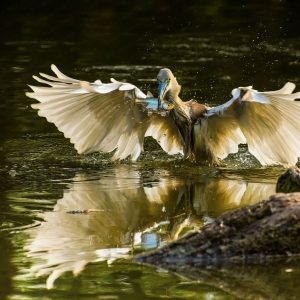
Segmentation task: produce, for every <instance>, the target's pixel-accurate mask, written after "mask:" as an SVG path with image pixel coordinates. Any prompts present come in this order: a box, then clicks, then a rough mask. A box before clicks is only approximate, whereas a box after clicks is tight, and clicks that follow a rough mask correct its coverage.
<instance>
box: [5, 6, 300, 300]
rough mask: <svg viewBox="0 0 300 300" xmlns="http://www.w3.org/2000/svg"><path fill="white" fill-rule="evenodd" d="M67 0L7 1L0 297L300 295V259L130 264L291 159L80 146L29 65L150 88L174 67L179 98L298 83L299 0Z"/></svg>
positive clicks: (249, 200)
mask: <svg viewBox="0 0 300 300" xmlns="http://www.w3.org/2000/svg"><path fill="white" fill-rule="evenodd" d="M69 2H70V1H66V3H64V4H62V5H61V6H58V7H56V8H54V7H52V6H51V10H50V9H49V6H48V5H49V3H48V1H45V3H44V4H40V5H39V6H32V7H28V5H26V4H25V2H23V1H19V2H18V5H17V4H15V5H13V4H6V5H4V7H3V10H2V12H1V14H2V18H1V22H2V23H3V24H2V26H1V32H2V35H1V48H0V52H1V54H2V55H1V56H0V62H1V66H0V80H1V91H0V95H1V103H0V122H1V128H2V130H1V135H0V141H1V146H0V153H1V155H0V179H1V186H0V206H1V209H0V226H1V227H0V254H1V255H0V271H1V272H0V286H1V288H0V296H1V298H3V299H4V298H6V297H7V298H9V299H67V298H74V299H133V298H135V299H158V298H169V299H236V298H243V299H246V298H247V297H248V298H249V299H253V298H254V299H259V298H266V299H270V298H271V299H286V298H289V299H297V298H299V295H300V290H299V288H298V286H299V285H298V282H297V281H298V277H299V270H300V269H299V263H298V262H297V261H283V262H278V263H276V264H272V266H270V265H252V266H235V267H230V268H229V269H228V268H226V267H220V268H218V269H216V270H215V269H211V270H206V271H207V272H206V276H203V273H201V272H197V271H195V272H194V273H193V274H192V275H191V274H189V276H188V277H189V278H188V277H186V276H178V275H175V274H170V273H166V272H165V271H163V270H156V269H154V268H151V267H147V266H140V265H136V264H133V263H132V262H131V258H132V256H133V255H134V254H136V253H139V252H140V251H147V250H150V249H153V248H156V247H159V246H161V245H163V244H165V243H167V242H170V241H172V240H174V239H177V238H178V237H180V236H182V235H184V234H185V233H186V232H188V231H190V230H199V228H201V226H203V225H204V224H206V223H207V222H211V221H212V220H213V219H214V218H215V217H217V216H219V215H220V214H222V213H223V212H225V211H228V210H231V209H235V208H237V207H240V206H243V205H247V204H253V203H256V202H257V201H259V200H261V199H265V198H267V197H268V196H269V195H271V194H273V193H274V191H275V183H276V179H277V176H278V175H279V174H280V173H281V172H282V171H283V169H282V168H280V167H268V168H262V167H260V166H259V164H258V162H257V161H256V160H255V159H254V158H253V157H252V156H251V155H250V154H249V153H248V152H247V149H246V148H245V147H241V149H240V152H239V153H238V154H235V155H231V156H230V157H229V158H228V159H226V161H225V162H224V165H222V166H221V167H218V168H216V167H209V166H205V165H194V164H191V163H188V162H185V161H183V160H181V159H180V158H178V157H175V158H174V157H170V156H168V155H166V154H164V153H163V151H162V150H161V149H160V148H159V147H158V146H157V145H156V144H155V143H154V142H153V141H151V140H149V141H147V142H146V147H145V150H146V151H145V153H144V154H143V155H142V156H141V158H140V160H139V161H138V162H136V163H130V162H129V161H124V162H121V163H113V162H112V161H111V160H110V155H109V154H101V153H96V154H90V155H86V156H80V155H78V154H76V152H75V151H74V149H73V147H72V145H70V143H69V141H68V140H66V139H64V138H63V136H62V134H60V133H58V132H57V131H56V128H55V127H54V126H53V125H51V124H49V123H47V122H46V121H45V119H43V118H39V117H38V116H37V114H36V112H35V111H33V110H32V109H31V108H30V103H32V99H28V98H26V97H25V95H24V92H25V91H27V90H28V88H27V87H26V84H28V83H33V79H32V78H31V76H32V74H37V73H38V72H40V71H41V72H45V73H47V72H48V70H49V66H50V64H51V63H55V64H56V65H57V66H59V67H60V68H61V69H62V71H64V72H65V73H67V74H68V75H71V76H73V77H78V78H80V79H85V80H95V79H98V78H100V79H101V80H103V81H108V80H109V78H110V77H115V78H116V79H118V80H121V79H124V80H127V81H130V82H131V83H133V84H136V85H138V86H139V87H140V88H141V89H142V90H143V91H145V92H146V91H147V90H151V91H152V92H153V93H154V94H155V92H156V88H157V86H156V82H155V78H156V75H157V72H158V70H159V69H160V68H161V67H162V66H166V67H170V68H171V69H172V70H173V71H174V73H175V75H176V77H177V79H178V81H179V82H180V83H181V84H182V98H183V99H190V98H195V99H198V100H199V101H202V102H206V103H209V104H211V105H213V104H218V103H222V102H223V101H226V100H227V99H229V95H230V91H231V90H232V89H233V88H235V87H237V86H245V85H246V86H247V85H252V84H253V85H254V86H255V87H256V88H257V89H262V90H263V89H269V90H272V89H277V88H279V87H280V86H281V85H283V84H284V83H285V82H286V81H287V80H289V81H293V82H295V83H296V84H298V85H299V83H300V77H299V65H300V64H299V38H298V35H297V30H298V29H297V28H299V24H298V26H297V18H296V17H295V16H294V14H295V12H296V11H297V8H298V7H299V5H298V4H297V1H286V2H285V1H267V2H266V4H261V3H259V2H258V1H254V2H252V3H253V4H251V5H249V4H246V3H241V4H238V5H237V4H232V3H231V1H212V2H211V1H204V2H203V3H202V4H201V5H200V4H199V5H198V4H192V3H187V4H185V5H181V4H180V3H176V1H175V3H174V5H171V4H161V7H159V8H157V7H156V10H154V8H153V7H152V6H149V5H148V4H147V5H146V4H145V6H143V7H141V6H139V4H136V5H133V4H132V6H131V7H130V10H128V7H126V4H124V3H125V2H124V3H123V4H114V5H113V4H112V6H109V5H105V4H102V5H100V4H95V3H96V2H95V3H94V2H93V1H90V2H86V1H83V2H84V4H85V8H84V9H83V8H82V6H80V5H79V4H75V2H74V3H73V2H72V3H69ZM206 2H207V3H206ZM121 3H122V2H121ZM72 4H74V5H72ZM125 11H128V13H124V12H125ZM245 16H247V17H245ZM125 28H126V30H125Z"/></svg>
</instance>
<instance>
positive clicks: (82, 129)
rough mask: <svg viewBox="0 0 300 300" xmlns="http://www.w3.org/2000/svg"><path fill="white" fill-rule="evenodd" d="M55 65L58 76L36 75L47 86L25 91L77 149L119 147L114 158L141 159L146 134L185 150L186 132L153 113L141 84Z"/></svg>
mask: <svg viewBox="0 0 300 300" xmlns="http://www.w3.org/2000/svg"><path fill="white" fill-rule="evenodd" d="M51 69H52V71H53V72H54V73H55V75H56V77H54V76H49V75H46V74H43V73H40V76H41V77H42V78H40V77H37V76H33V78H34V79H35V80H37V81H38V82H40V83H43V84H46V85H47V86H44V87H40V86H38V87H37V86H30V88H31V89H32V90H33V92H30V93H26V95H27V96H28V97H30V98H34V99H36V100H38V101H39V102H40V103H38V104H32V107H33V108H35V109H38V110H39V112H38V114H39V115H40V116H42V117H45V118H46V119H47V120H48V121H49V122H51V123H54V124H55V125H56V127H57V128H58V129H59V130H60V131H61V132H63V133H64V136H65V137H66V138H70V141H71V143H73V144H74V146H75V149H76V150H77V151H78V153H89V152H95V151H103V152H111V151H114V150H115V153H114V156H113V158H114V159H125V158H126V157H128V156H131V159H132V160H136V159H137V158H138V157H139V155H140V153H141V151H143V141H144V137H145V135H146V136H152V137H153V138H155V139H156V140H157V141H158V143H159V144H160V145H161V147H162V148H163V150H165V151H166V152H168V153H170V154H175V153H182V142H181V136H180V133H179V132H178V130H177V128H176V127H175V125H174V123H173V121H172V119H171V118H169V117H168V116H160V115H158V114H156V113H154V112H151V113H149V111H148V110H147V108H146V106H145V105H143V104H142V102H141V101H136V100H137V99H139V100H140V99H146V97H147V96H146V95H145V94H144V93H143V92H142V91H141V90H140V89H138V88H137V87H136V86H134V85H132V84H130V83H124V82H119V81H116V80H114V79H111V83H102V82H101V81H100V80H96V81H95V82H93V83H89V82H86V81H80V80H77V79H73V78H70V77H68V76H66V75H64V74H63V73H61V72H60V71H59V70H58V69H57V67H56V66H54V65H52V66H51Z"/></svg>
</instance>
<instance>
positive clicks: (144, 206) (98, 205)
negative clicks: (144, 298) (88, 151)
mask: <svg viewBox="0 0 300 300" xmlns="http://www.w3.org/2000/svg"><path fill="white" fill-rule="evenodd" d="M165 175H167V174H165ZM274 192H275V183H274V184H271V183H254V182H246V181H244V180H227V179H221V180H216V179H213V180H207V181H199V182H192V181H189V180H187V179H182V178H177V177H172V176H169V175H168V176H163V175H162V174H160V173H157V174H156V173H155V172H153V173H151V174H145V173H143V172H139V171H137V170H135V169H134V168H130V167H128V166H119V167H118V168H115V169H113V170H111V171H110V173H109V174H108V173H107V171H106V172H105V173H97V174H78V175H76V176H75V178H74V179H73V182H72V183H71V184H69V186H68V188H67V189H66V190H65V191H64V194H63V197H62V198H61V199H59V200H58V201H57V203H56V205H55V206H54V208H53V211H49V212H44V213H42V214H41V216H40V217H41V218H42V219H43V220H44V222H42V223H41V224H40V225H39V226H37V227H35V228H32V229H30V230H29V233H30V236H31V241H30V244H29V245H28V246H27V250H28V255H29V256H30V257H32V258H34V261H35V259H36V260H37V261H39V264H35V265H33V266H32V269H31V271H32V274H34V275H36V276H41V275H47V276H48V279H47V287H48V288H52V287H53V285H54V281H55V280H56V279H57V278H58V277H59V276H60V275H62V274H63V273H65V272H67V271H72V272H73V273H74V274H75V275H76V274H78V273H80V272H81V271H82V270H83V269H84V267H85V266H86V264H88V263H89V262H97V261H108V262H109V263H110V262H112V261H113V260H115V259H119V258H128V257H130V256H131V255H132V254H133V250H137V249H144V250H145V249H149V248H155V247H158V246H160V245H161V243H163V242H166V241H169V240H174V239H177V238H179V237H180V236H182V234H183V233H185V232H186V231H188V230H191V229H197V230H198V229H199V228H200V227H201V226H202V225H203V224H204V223H205V222H206V221H207V220H208V221H212V220H213V218H214V217H215V216H217V215H219V214H221V213H222V212H224V211H226V210H229V209H234V208H236V207H239V206H241V205H246V204H252V203H255V202H257V201H259V200H262V199H264V198H267V197H268V196H270V195H271V194H273V193H274ZM41 261H42V263H40V262H41Z"/></svg>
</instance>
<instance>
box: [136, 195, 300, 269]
mask: <svg viewBox="0 0 300 300" xmlns="http://www.w3.org/2000/svg"><path fill="white" fill-rule="evenodd" d="M297 254H300V193H291V194H275V195H273V196H271V197H270V198H269V200H265V201H262V202H259V203H257V204H255V205H251V206H246V207H243V208H240V209H237V210H234V211H231V212H228V213H225V214H223V215H222V216H220V217H218V218H217V219H215V221H214V222H213V223H211V224H208V225H206V226H204V227H203V228H202V230H201V231H200V232H196V233H192V234H189V235H187V236H185V237H183V238H181V239H179V240H177V241H175V242H173V243H171V244H169V245H166V246H164V247H162V248H160V249H157V250H154V251H152V252H147V253H145V254H141V255H139V256H137V257H135V261H137V262H142V263H147V264H152V265H156V266H159V267H161V268H164V269H168V270H172V271H176V272H184V273H186V272H188V270H189V268H195V267H200V266H208V265H211V266H213V265H218V264H223V263H227V264H228V263H230V264H232V263H233V264H236V263H241V262H266V261H268V260H269V259H274V258H278V257H287V256H295V255H297Z"/></svg>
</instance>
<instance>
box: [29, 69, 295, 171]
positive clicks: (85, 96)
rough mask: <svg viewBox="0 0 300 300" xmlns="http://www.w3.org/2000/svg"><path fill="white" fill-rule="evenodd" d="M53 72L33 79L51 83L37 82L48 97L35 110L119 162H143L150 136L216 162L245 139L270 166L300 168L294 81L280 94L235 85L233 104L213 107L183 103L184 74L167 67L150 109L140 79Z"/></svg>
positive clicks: (84, 147)
mask: <svg viewBox="0 0 300 300" xmlns="http://www.w3.org/2000/svg"><path fill="white" fill-rule="evenodd" d="M51 69H52V71H53V72H54V73H55V75H56V77H54V76H49V75H46V74H43V73H40V76H41V77H42V78H40V77H37V76H33V78H34V79H35V80H36V81H38V82H40V83H43V84H45V85H47V86H44V87H40V86H30V88H31V89H32V91H33V92H31V93H26V95H27V96H28V97H31V98H34V99H36V100H38V101H39V102H40V103H38V104H33V105H32V107H33V108H35V109H38V110H39V112H38V114H39V115H40V116H42V117H45V118H46V119H47V120H48V121H49V122H51V123H54V124H55V125H56V126H57V128H58V129H59V130H60V131H62V132H63V133H64V135H65V137H66V138H70V141H71V143H73V144H74V146H75V148H76V150H77V151H78V153H89V152H95V151H104V152H112V151H114V156H113V159H125V158H126V157H128V156H130V157H131V159H132V160H136V159H137V158H138V157H139V155H140V154H141V152H142V151H143V143H144V138H145V137H146V136H152V137H153V138H154V139H156V140H157V141H158V143H159V144H160V146H161V147H162V149H163V150H164V151H166V152H167V153H169V154H171V155H173V154H178V153H180V154H184V155H185V157H187V158H189V159H191V160H200V159H207V160H209V161H210V162H212V163H216V162H218V160H219V159H224V158H226V157H227V156H228V154H229V153H235V152H237V151H238V145H239V144H240V143H247V144H248V149H249V152H250V153H252V154H253V155H254V156H255V157H256V158H257V159H258V160H259V162H260V163H261V164H262V165H270V164H281V165H295V164H296V162H297V160H298V157H299V156H300V117H299V116H300V102H297V101H294V100H295V99H297V98H300V93H299V92H298V93H294V94H293V91H294V89H295V85H294V84H293V83H290V82H288V83H286V84H285V86H284V87H283V88H281V89H280V90H278V91H272V92H258V91H256V90H254V89H253V88H252V87H251V86H249V87H240V88H235V89H234V90H232V99H230V100H229V101H228V102H226V103H224V104H222V105H219V106H216V107H208V106H206V105H202V104H199V103H196V102H195V101H192V100H191V101H186V102H184V101H182V100H181V99H180V98H179V96H178V95H179V92H180V89H181V87H180V85H179V84H178V83H177V80H176V78H175V77H174V75H173V74H172V72H171V71H170V70H169V69H162V70H161V71H160V72H159V74H158V82H159V100H157V105H158V107H157V109H149V108H148V107H147V105H146V104H147V100H148V98H147V96H146V95H145V94H144V93H143V92H142V91H141V90H140V89H139V88H137V87H136V86H135V85H133V84H130V83H124V82H120V81H117V80H114V79H111V83H102V82H101V81H100V80H96V81H95V82H93V83H90V82H86V81H80V80H77V79H73V78H70V77H68V76H66V75H64V74H63V73H62V72H60V71H59V70H58V69H57V67H56V66H54V65H52V66H51ZM160 102H161V104H160ZM163 105H167V107H168V110H167V112H166V110H161V109H160V108H161V107H162V106H163Z"/></svg>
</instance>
